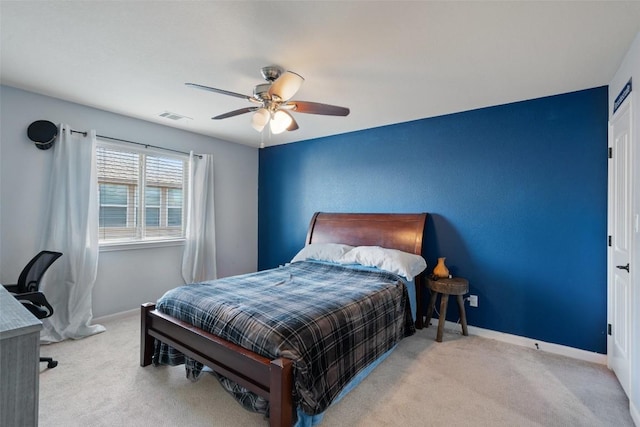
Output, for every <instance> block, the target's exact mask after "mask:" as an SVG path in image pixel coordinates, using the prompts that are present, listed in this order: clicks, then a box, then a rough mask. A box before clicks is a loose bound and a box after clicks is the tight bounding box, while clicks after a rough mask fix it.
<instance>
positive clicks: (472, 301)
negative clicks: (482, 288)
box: [469, 295, 478, 307]
mask: <svg viewBox="0 0 640 427" xmlns="http://www.w3.org/2000/svg"><path fill="white" fill-rule="evenodd" d="M469 306H471V307H477V306H478V295H469Z"/></svg>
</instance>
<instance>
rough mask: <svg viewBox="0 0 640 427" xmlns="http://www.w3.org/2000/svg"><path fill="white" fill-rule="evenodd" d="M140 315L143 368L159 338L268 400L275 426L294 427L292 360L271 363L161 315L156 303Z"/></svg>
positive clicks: (271, 422) (278, 360)
mask: <svg viewBox="0 0 640 427" xmlns="http://www.w3.org/2000/svg"><path fill="white" fill-rule="evenodd" d="M140 314H141V315H140V322H141V323H140V366H148V365H149V364H151V358H152V356H153V346H154V339H158V340H160V341H162V342H164V343H166V344H168V345H170V346H171V347H173V348H175V349H176V350H178V351H180V352H181V353H183V354H184V355H185V356H187V357H190V358H192V359H195V360H197V361H199V362H201V363H203V364H204V365H206V366H208V367H210V368H211V369H213V370H215V371H216V372H218V373H220V374H221V375H224V376H225V377H227V378H229V379H231V380H232V381H235V382H236V383H238V384H240V385H241V386H243V387H245V388H247V389H248V390H251V391H252V392H254V393H256V394H257V395H258V396H261V397H264V398H265V399H267V400H268V401H269V425H270V426H271V427H285V426H286V427H289V426H291V424H292V422H293V399H292V396H293V376H292V362H291V360H289V359H285V358H280V359H275V360H270V359H267V358H265V357H262V356H260V355H258V354H256V353H253V352H251V351H249V350H247V349H245V348H242V347H240V346H238V345H235V344H233V343H230V342H229V341H226V340H224V339H222V338H220V337H217V336H215V335H213V334H210V333H208V332H205V331H203V330H202V329H199V328H196V327H195V326H193V325H190V324H188V323H186V322H183V321H181V320H178V319H176V318H174V317H171V316H168V315H166V314H164V313H160V312H159V311H157V310H156V309H155V304H153V303H145V304H142V307H141V313H140Z"/></svg>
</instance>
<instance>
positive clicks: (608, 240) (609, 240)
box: [607, 236, 611, 246]
mask: <svg viewBox="0 0 640 427" xmlns="http://www.w3.org/2000/svg"><path fill="white" fill-rule="evenodd" d="M607 243H608V244H609V246H611V236H609V238H608V239H607Z"/></svg>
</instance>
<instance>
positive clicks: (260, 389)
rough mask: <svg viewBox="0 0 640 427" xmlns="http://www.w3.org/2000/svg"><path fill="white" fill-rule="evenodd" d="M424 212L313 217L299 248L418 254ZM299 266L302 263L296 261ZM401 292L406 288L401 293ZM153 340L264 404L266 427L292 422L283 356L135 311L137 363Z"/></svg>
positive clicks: (418, 308) (288, 365)
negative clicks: (370, 248) (342, 247)
mask: <svg viewBox="0 0 640 427" xmlns="http://www.w3.org/2000/svg"><path fill="white" fill-rule="evenodd" d="M426 217H427V214H425V213H420V214H348V213H322V212H318V213H316V214H314V215H313V217H312V219H311V222H310V225H309V229H308V232H307V237H306V241H305V244H306V245H307V246H309V245H312V244H322V243H341V244H345V245H350V246H380V247H384V248H388V249H396V250H400V251H403V252H407V253H410V254H416V255H422V250H423V234H424V227H425V221H426ZM301 265H304V263H301ZM414 281H415V300H414V301H415V327H416V328H417V329H421V328H422V326H423V325H422V320H423V316H422V315H421V314H422V295H421V290H422V288H423V286H422V285H423V275H422V274H419V275H417V276H416V277H415V279H414ZM405 293H406V290H405ZM156 340H158V341H159V344H160V345H166V346H169V347H171V348H172V349H175V350H177V351H178V352H180V353H181V354H183V355H184V356H186V357H187V358H189V359H192V360H195V361H198V362H199V363H201V364H203V365H205V366H207V367H209V368H211V369H213V370H214V371H215V372H216V373H217V374H219V375H221V376H224V377H225V378H227V379H229V380H231V381H233V382H234V383H235V384H237V385H239V386H241V387H243V388H245V389H247V390H250V391H251V392H253V393H255V394H256V395H257V396H260V397H262V398H264V399H266V400H267V401H268V406H269V423H270V426H272V427H273V426H291V425H292V422H293V418H294V415H293V414H294V401H293V396H294V392H295V391H296V390H294V372H293V363H292V360H291V359H289V358H287V357H277V358H269V357H264V356H262V355H260V354H258V353H256V352H254V351H251V350H249V349H247V348H245V347H243V346H240V345H237V344H234V343H233V342H230V341H228V340H226V339H223V338H221V337H220V336H217V335H215V334H213V333H210V332H207V331H205V330H203V329H201V328H199V327H196V326H194V325H193V324H190V323H189V322H186V321H184V320H180V319H179V318H177V317H173V316H171V315H169V314H166V313H163V312H161V311H159V310H158V309H157V308H156V304H154V303H145V304H143V305H142V307H141V337H140V365H141V366H148V365H149V364H151V363H152V357H153V355H154V345H155V342H156Z"/></svg>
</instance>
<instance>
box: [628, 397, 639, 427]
mask: <svg viewBox="0 0 640 427" xmlns="http://www.w3.org/2000/svg"><path fill="white" fill-rule="evenodd" d="M629 412H630V413H631V419H632V420H633V422H634V423H635V424H636V426H638V427H640V411H638V407H637V406H636V405H634V404H633V402H632V401H631V399H629Z"/></svg>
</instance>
